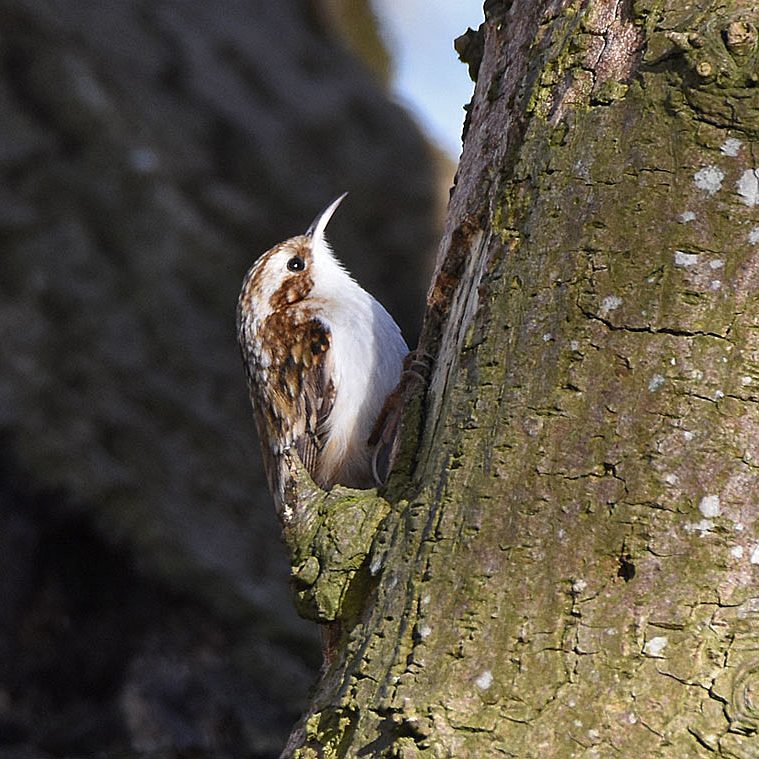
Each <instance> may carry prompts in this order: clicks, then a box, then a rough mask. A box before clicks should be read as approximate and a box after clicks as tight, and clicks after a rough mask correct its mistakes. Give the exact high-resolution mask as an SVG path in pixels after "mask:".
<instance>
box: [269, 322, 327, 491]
mask: <svg viewBox="0 0 759 759" xmlns="http://www.w3.org/2000/svg"><path fill="white" fill-rule="evenodd" d="M272 326H275V325H272ZM285 335H286V338H287V339H286V342H283V341H282V337H284V336H285ZM278 337H279V340H278V345H280V346H281V349H280V350H279V351H278V352H277V353H276V354H275V355H273V356H272V363H271V366H270V367H269V382H268V383H267V387H266V393H265V396H268V397H267V398H266V400H267V401H268V403H266V406H268V408H264V409H263V411H264V414H265V415H267V416H269V417H270V418H269V420H268V421H269V423H270V424H271V425H272V427H271V428H270V429H272V428H273V429H272V431H273V432H274V435H273V436H271V435H270V439H273V440H275V441H276V442H277V443H278V446H277V448H278V449H279V451H281V450H283V449H285V448H290V447H294V448H295V449H296V450H297V451H298V455H299V456H300V459H301V461H302V462H303V465H304V466H305V467H306V469H307V470H308V472H309V474H310V475H311V477H312V478H313V479H314V481H315V482H317V484H320V485H324V483H322V482H320V477H319V454H320V452H321V449H322V448H323V446H324V434H325V423H326V421H327V418H328V417H329V414H330V412H331V411H332V406H333V405H334V400H335V387H334V384H333V382H332V380H331V376H330V375H331V372H330V365H331V357H330V354H329V350H330V346H331V334H330V331H329V328H328V327H327V326H326V325H325V324H324V323H323V322H321V321H320V320H319V319H309V320H307V321H304V322H301V323H300V324H289V325H288V327H287V332H286V333H283V334H280V335H279V336H278ZM272 453H273V454H275V451H272ZM275 455H276V454H275ZM272 463H273V462H272ZM270 484H271V477H270Z"/></svg>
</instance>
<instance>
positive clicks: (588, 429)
mask: <svg viewBox="0 0 759 759" xmlns="http://www.w3.org/2000/svg"><path fill="white" fill-rule="evenodd" d="M752 6H753V4H751V3H743V4H741V3H738V2H728V3H723V4H720V5H719V6H717V5H714V4H712V3H710V2H707V1H706V0H700V2H695V3H689V4H687V7H686V6H685V5H684V4H683V3H679V2H674V0H671V1H670V2H663V1H659V2H657V1H656V0H639V1H637V2H634V3H630V2H627V1H621V2H610V0H586V1H585V2H572V1H570V0H564V1H560V0H557V1H555V2H549V1H547V0H541V1H537V0H536V1H534V2H521V3H514V4H512V3H510V2H490V3H486V23H485V24H484V26H483V27H482V28H481V29H480V31H479V33H478V35H473V34H470V35H469V36H468V37H467V38H466V39H465V40H462V43H461V44H460V48H462V49H464V48H466V49H467V51H468V52H465V55H467V56H468V57H469V63H470V66H471V67H472V69H473V70H475V71H478V74H477V85H476V91H475V95H474V99H473V101H472V104H471V110H470V122H469V125H468V130H467V132H466V140H465V147H464V153H463V157H462V162H461V167H460V170H459V174H458V178H457V183H456V188H455V192H454V194H453V196H452V200H451V204H450V208H449V215H448V221H447V232H446V234H445V237H444V239H443V242H442V245H441V248H440V253H439V258H438V262H437V268H436V274H435V278H434V281H433V284H432V287H431V290H430V294H429V296H428V312H427V317H426V324H425V329H424V334H423V337H422V342H421V347H422V349H423V350H424V351H426V352H428V353H431V354H435V355H436V356H437V358H436V362H435V366H434V370H433V373H432V378H431V381H430V383H429V385H428V388H427V392H426V396H425V397H424V398H423V399H417V400H416V402H413V403H410V404H409V406H408V408H407V413H406V418H405V425H404V437H403V441H404V442H403V446H404V447H403V449H402V451H401V454H400V456H399V461H398V463H397V465H396V474H395V475H394V478H393V479H392V481H391V483H390V486H389V488H388V492H387V493H386V494H385V495H386V498H387V500H388V502H389V503H390V507H391V513H390V516H389V517H388V519H387V520H386V521H385V523H384V527H383V529H381V531H380V532H379V534H378V535H377V537H376V539H375V541H374V545H373V547H372V549H371V552H370V556H369V559H368V563H367V565H368V566H369V567H370V571H369V572H368V573H367V574H368V575H373V576H374V583H375V584H374V586H373V589H371V588H372V585H371V583H369V584H368V585H365V587H369V588H370V590H368V591H367V592H366V596H365V601H364V607H363V613H362V614H360V615H359V616H358V622H355V623H349V624H347V625H346V627H347V630H346V634H345V640H344V648H343V652H342V654H341V656H340V658H339V659H338V661H336V662H335V664H334V665H333V666H332V668H331V669H330V671H329V672H327V673H326V675H325V676H324V678H323V680H322V682H321V684H320V686H319V688H318V690H317V692H316V693H315V695H314V697H313V701H312V704H311V709H310V711H309V713H308V714H307V715H306V716H305V717H304V719H303V721H302V723H301V725H300V726H299V727H298V728H297V730H296V731H295V733H294V734H293V736H292V738H291V742H290V745H289V747H288V749H286V754H295V755H296V756H301V757H307V756H315V755H317V753H318V754H319V755H323V756H381V755H382V756H384V755H387V756H403V757H411V756H417V755H425V756H456V757H469V756H471V757H485V756H494V755H506V756H517V757H537V756H541V757H564V756H588V757H590V756H598V757H609V756H624V757H629V756H636V755H639V756H657V757H659V756H661V757H684V756H706V755H711V754H712V753H716V754H717V755H719V756H726V757H757V756H759V738H758V737H757V730H758V729H759V704H758V703H757V690H758V689H759V590H758V585H757V581H759V520H758V519H757V517H759V410H758V408H757V401H759V391H758V390H757V388H758V387H759V247H758V246H759V226H758V225H759V220H758V219H757V203H759V171H757V170H756V169H755V166H756V163H755V157H754V156H755V155H756V151H757V150H759V140H758V133H759V88H757V87H756V84H757V78H756V71H757V70H758V69H757V62H758V61H759V57H758V56H757V45H756V37H757V33H756V26H757V25H759V19H758V18H757V14H756V11H755V9H754V8H753V7H752ZM478 49H479V50H480V54H481V56H482V57H481V61H479V60H477V55H478V53H477V50H478Z"/></svg>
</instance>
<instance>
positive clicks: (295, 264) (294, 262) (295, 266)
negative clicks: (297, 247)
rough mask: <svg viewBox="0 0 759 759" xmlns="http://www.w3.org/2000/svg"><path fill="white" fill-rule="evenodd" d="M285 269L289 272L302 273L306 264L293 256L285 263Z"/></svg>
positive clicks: (298, 257)
mask: <svg viewBox="0 0 759 759" xmlns="http://www.w3.org/2000/svg"><path fill="white" fill-rule="evenodd" d="M287 268H288V269H289V270H290V271H303V269H305V268H306V262H305V261H304V260H303V259H302V258H301V257H300V256H293V257H292V258H291V259H290V260H289V261H288V262H287Z"/></svg>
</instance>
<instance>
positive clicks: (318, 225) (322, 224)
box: [306, 192, 348, 240]
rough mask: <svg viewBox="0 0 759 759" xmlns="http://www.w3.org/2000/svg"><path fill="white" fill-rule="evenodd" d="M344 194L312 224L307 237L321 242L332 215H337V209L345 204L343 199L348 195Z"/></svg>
mask: <svg viewBox="0 0 759 759" xmlns="http://www.w3.org/2000/svg"><path fill="white" fill-rule="evenodd" d="M347 194H348V193H347V192H344V193H343V194H342V195H341V196H340V197H339V198H336V199H335V200H333V201H332V202H331V203H330V204H329V205H328V206H327V207H326V208H325V209H324V210H323V211H322V212H321V213H320V214H319V215H318V216H317V217H316V218H315V219H314V220H313V221H312V222H311V226H310V227H309V228H308V231H307V232H306V237H310V238H311V239H312V240H321V239H322V238H323V237H324V230H325V229H326V228H327V224H329V220H330V219H331V218H332V214H333V213H335V211H336V210H337V207H338V206H339V205H340V203H342V202H343V198H344V197H345V196H346V195H347Z"/></svg>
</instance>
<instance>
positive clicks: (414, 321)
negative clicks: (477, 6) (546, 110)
mask: <svg viewBox="0 0 759 759" xmlns="http://www.w3.org/2000/svg"><path fill="white" fill-rule="evenodd" d="M322 5H323V6H324V7H322ZM326 7H327V3H324V4H322V3H319V2H306V1H305V0H302V1H298V0H278V2H276V3H275V2H264V1H263V0H258V1H254V2H237V1H236V0H222V2H219V3H213V4H208V3H185V2H179V1H178V0H177V1H176V2H172V1H167V2H155V3H145V2H138V0H120V1H119V2H113V1H107V2H102V1H98V2H95V1H94V0H92V1H91V2H90V1H85V2H77V3H48V2H42V0H8V2H4V3H3V7H2V10H0V21H1V22H2V23H1V24H0V346H2V347H0V444H1V447H0V757H33V758H34V759H43V758H44V757H74V756H76V757H87V756H108V757H121V756H123V757H126V756H136V755H142V756H148V755H149V756H154V757H158V756H166V757H169V756H171V757H178V756H183V757H184V756H186V757H190V756H205V755H207V756H214V757H264V756H275V755H277V753H278V751H279V749H280V747H281V746H282V744H283V742H284V740H285V737H286V735H287V733H288V731H289V728H290V726H291V725H292V723H293V722H294V721H295V719H296V718H297V717H298V715H299V713H300V711H301V709H302V707H303V705H304V703H305V699H306V698H307V694H308V689H309V687H310V685H311V683H312V682H313V679H314V677H315V674H316V670H317V668H318V664H319V653H318V650H319V646H318V641H317V637H318V635H317V631H316V630H315V629H314V628H313V627H312V626H310V625H307V624H306V623H304V622H302V621H301V620H300V619H298V618H297V616H296V615H295V612H294V610H293V605H292V601H291V597H290V591H289V588H288V582H287V578H288V567H287V566H286V563H285V559H284V554H283V551H282V548H281V545H280V539H279V531H278V526H277V525H276V522H275V518H274V515H273V513H272V508H271V505H270V500H269V496H268V493H267V491H266V485H265V480H264V476H263V472H262V471H261V468H260V463H259V461H258V450H257V449H258V443H257V440H256V439H255V434H254V429H253V420H252V415H251V412H250V408H249V404H248V399H247V391H246V388H245V380H244V375H243V371H242V366H241V363H240V358H239V355H238V349H237V345H236V342H235V328H234V309H235V303H236V299H237V294H238V289H239V286H240V283H241V280H242V276H243V274H244V272H245V271H246V269H247V268H248V266H249V265H250V264H251V263H252V261H253V260H254V259H255V258H256V257H257V256H258V255H259V254H260V253H262V252H263V251H264V250H266V249H267V248H268V247H270V246H271V245H272V244H274V243H276V242H278V241H279V240H281V239H284V238H286V237H288V236H291V235H293V234H296V233H299V232H302V231H304V230H305V228H306V226H307V225H308V223H309V222H310V220H311V218H312V217H313V215H314V213H315V212H316V211H318V210H320V209H321V208H323V207H324V205H325V203H326V202H328V201H329V200H331V199H332V198H333V197H335V196H336V195H338V194H339V193H340V192H342V191H345V190H348V191H349V192H350V196H349V198H348V199H347V200H346V203H345V204H344V207H343V208H341V212H340V214H339V215H338V216H337V217H336V218H335V220H334V224H333V226H331V230H332V231H333V236H332V241H333V243H334V247H335V250H336V252H337V254H338V255H339V256H340V257H341V258H342V259H343V261H344V262H345V263H346V265H347V266H348V268H349V269H350V270H351V271H352V272H353V273H354V274H355V275H356V277H357V279H359V281H360V282H361V283H362V284H363V285H364V286H365V287H366V288H367V289H369V290H371V291H372V292H374V293H375V294H376V295H377V296H378V297H379V298H380V299H381V300H382V301H383V302H384V303H385V304H386V305H387V307H388V309H389V310H390V311H391V312H392V313H393V314H394V316H396V318H397V320H398V322H399V323H400V324H401V325H402V327H403V328H404V331H405V332H406V336H407V338H408V341H409V343H410V344H413V343H414V341H415V339H416V337H415V331H416V329H417V327H418V320H419V318H420V315H421V310H422V306H423V301H424V289H425V272H426V270H427V267H428V266H429V261H430V257H431V255H432V253H433V247H434V243H435V237H436V228H435V218H434V214H435V198H436V196H437V189H436V182H437V178H436V174H435V159H434V158H433V156H432V155H431V153H430V151H429V149H428V146H427V145H426V143H425V141H424V139H423V138H422V136H421V135H420V134H419V133H418V131H417V129H416V127H415V126H414V125H413V123H412V122H411V121H410V120H409V118H408V117H407V116H406V115H405V114H404V113H403V112H402V111H401V110H400V109H399V108H398V107H397V106H395V105H393V104H392V103H391V102H390V100H389V98H388V96H387V94H386V92H385V91H384V90H383V88H382V86H381V85H380V84H378V83H377V81H376V80H375V78H374V77H373V76H372V75H371V74H370V73H369V71H368V70H367V69H366V68H365V67H364V66H363V65H362V64H361V63H360V62H358V61H357V60H356V59H355V58H353V57H352V56H351V55H350V54H349V53H348V52H347V48H346V46H345V45H344V43H343V41H342V40H341V39H339V38H338V37H337V36H336V34H335V33H333V32H332V31H331V27H330V25H329V18H330V16H329V14H328V13H327V11H326ZM368 18H371V17H368Z"/></svg>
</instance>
